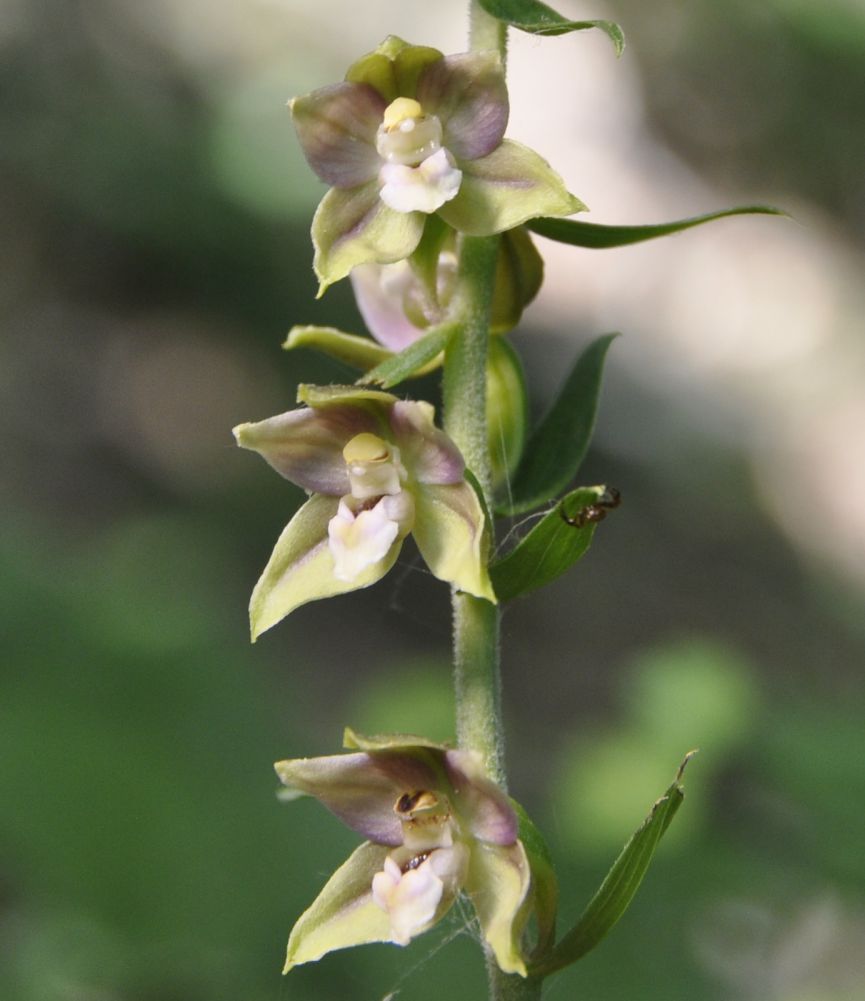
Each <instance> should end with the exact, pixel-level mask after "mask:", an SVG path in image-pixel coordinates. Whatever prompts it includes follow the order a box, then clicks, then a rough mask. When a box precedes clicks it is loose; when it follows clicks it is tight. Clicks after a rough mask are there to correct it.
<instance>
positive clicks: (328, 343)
mask: <svg viewBox="0 0 865 1001" xmlns="http://www.w3.org/2000/svg"><path fill="white" fill-rule="evenodd" d="M282 347H283V349H284V350H285V351H293V350H294V349H295V348H313V349H314V350H316V351H321V353H322V354H325V355H327V356H328V357H329V358H333V359H335V360H336V361H341V362H344V363H345V364H346V365H351V366H352V368H357V369H360V370H361V371H362V372H365V371H367V370H368V369H371V368H373V367H374V366H376V365H380V364H381V363H382V362H384V361H387V360H388V359H389V358H391V357H393V352H392V351H388V349H387V348H385V347H382V345H381V344H379V343H378V342H376V341H374V340H372V338H370V337H358V336H357V334H346V333H344V332H343V331H342V330H337V329H336V328H335V327H315V326H298V327H292V328H291V330H290V331H289V332H288V337H286V339H285V341H284V342H283V345H282Z"/></svg>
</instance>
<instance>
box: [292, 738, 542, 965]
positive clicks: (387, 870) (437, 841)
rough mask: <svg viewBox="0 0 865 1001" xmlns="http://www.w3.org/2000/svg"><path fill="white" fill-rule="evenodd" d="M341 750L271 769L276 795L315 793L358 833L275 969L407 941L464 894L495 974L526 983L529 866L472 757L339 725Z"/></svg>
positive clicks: (513, 821)
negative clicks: (283, 790)
mask: <svg viewBox="0 0 865 1001" xmlns="http://www.w3.org/2000/svg"><path fill="white" fill-rule="evenodd" d="M345 744H346V747H348V748H351V749H353V753H349V754H337V755H333V756H331V757H324V758H301V759H295V760H293V761H280V762H277V764H276V766H275V767H276V772H277V774H278V775H279V778H280V780H281V781H282V783H283V784H284V785H285V786H286V787H287V790H288V792H287V794H286V798H289V799H293V798H294V797H295V796H300V795H310V796H314V797H315V798H316V799H318V800H319V801H320V802H321V803H323V804H324V805H325V806H326V807H327V808H328V809H329V810H331V811H332V812H333V813H334V814H336V816H337V817H339V819H340V820H341V821H343V823H345V824H347V825H348V826H349V827H351V828H352V830H354V831H357V832H358V833H359V834H361V835H363V836H364V837H365V838H367V841H366V842H365V843H364V844H363V845H361V846H360V847H359V848H358V849H356V851H354V852H353V853H352V855H351V856H350V857H349V859H348V860H347V861H346V862H345V863H344V864H343V865H342V866H341V867H340V868H339V869H338V870H337V871H336V872H335V873H334V874H333V876H332V877H331V878H330V880H329V881H328V883H327V884H326V885H325V887H324V889H323V890H322V891H321V893H320V894H319V896H318V898H317V899H316V901H315V902H314V903H313V904H312V906H311V907H310V908H309V910H307V911H306V912H305V913H304V914H303V915H302V916H301V917H300V919H299V920H298V922H297V924H296V925H295V926H294V928H293V930H292V932H291V936H290V938H289V940H288V952H287V956H286V963H285V972H288V971H289V970H290V969H292V967H294V966H297V965H299V964H301V963H309V962H313V961H315V960H318V959H320V958H321V957H322V956H323V955H325V954H326V953H328V952H332V951H333V950H335V949H345V948H348V947H350V946H354V945H362V944H364V943H367V942H393V943H395V944H396V945H406V944H408V942H410V941H411V940H412V939H413V938H414V937H415V936H417V935H420V934H421V933H422V932H424V931H426V930H427V929H428V928H430V927H431V926H432V925H434V924H435V923H436V922H437V921H438V920H440V919H441V918H442V917H443V916H444V914H446V913H447V911H448V910H449V909H450V907H451V906H452V905H453V903H454V901H455V900H456V898H457V896H458V895H459V893H461V892H464V893H466V894H467V895H468V896H469V898H470V899H471V901H472V903H473V904H474V907H475V911H476V912H477V916H478V922H479V924H480V928H481V932H482V934H483V936H484V939H485V941H486V943H487V945H488V947H489V949H490V950H491V951H492V953H493V955H494V956H495V958H496V962H497V963H498V964H499V966H500V967H501V969H502V970H504V971H505V972H506V973H519V974H521V975H522V976H525V975H526V966H525V959H524V957H523V953H522V949H521V938H522V933H523V930H524V927H525V924H526V921H527V919H528V916H529V910H530V907H531V899H530V883H531V878H530V872H529V863H528V860H527V857H526V852H525V849H524V848H523V845H522V843H521V842H520V841H519V839H518V820H517V815H516V813H515V811H514V808H513V806H512V805H511V803H510V800H509V799H508V797H507V796H506V795H505V794H504V793H503V792H502V790H501V789H499V787H498V786H497V785H496V784H495V783H494V782H492V781H491V780H490V779H489V778H488V777H487V775H486V774H485V772H484V769H483V767H482V765H481V762H480V758H479V756H478V755H476V754H474V753H473V752H471V751H458V750H453V749H449V748H446V747H444V746H443V745H440V744H434V743H431V742H430V741H425V740H421V739H418V738H413V737H379V738H364V737H360V736H359V735H357V734H355V733H353V732H352V731H350V730H347V731H346V741H345Z"/></svg>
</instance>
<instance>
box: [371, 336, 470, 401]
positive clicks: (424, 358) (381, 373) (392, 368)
mask: <svg viewBox="0 0 865 1001" xmlns="http://www.w3.org/2000/svg"><path fill="white" fill-rule="evenodd" d="M455 330H456V326H454V325H453V324H442V325H441V326H439V327H430V329H429V330H428V331H427V332H426V333H425V334H424V335H423V337H419V338H418V339H417V340H416V341H413V342H412V343H411V344H409V346H408V347H407V348H403V350H402V351H400V353H399V354H396V355H393V356H392V357H390V358H388V359H387V361H383V362H382V363H381V364H380V365H376V367H375V368H373V369H371V370H370V371H369V372H367V373H366V375H363V376H361V378H360V379H358V382H359V383H360V384H361V385H369V384H370V383H375V384H377V385H379V386H383V387H384V388H385V389H390V387H391V386H396V385H397V383H400V382H402V381H403V379H408V378H409V376H412V375H418V374H420V371H421V370H422V369H424V368H425V367H426V366H428V365H430V363H431V362H433V361H435V359H436V358H438V356H439V355H440V354H441V353H442V351H444V349H445V347H446V346H447V343H448V341H449V340H450V339H451V336H452V335H453V333H454V331H455ZM430 367H432V366H431V365H430Z"/></svg>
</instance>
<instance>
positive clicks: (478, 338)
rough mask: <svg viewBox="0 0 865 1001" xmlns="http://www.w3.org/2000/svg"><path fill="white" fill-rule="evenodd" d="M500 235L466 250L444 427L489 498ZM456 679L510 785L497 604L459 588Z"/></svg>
mask: <svg viewBox="0 0 865 1001" xmlns="http://www.w3.org/2000/svg"><path fill="white" fill-rule="evenodd" d="M497 251H498V238H497V237H466V238H465V239H464V240H463V244H462V251H461V255H460V263H459V271H458V274H457V288H456V289H455V306H456V309H455V313H456V320H457V322H458V324H459V329H458V330H457V332H456V333H455V334H454V335H453V337H451V339H450V342H449V343H448V346H447V349H446V350H445V363H444V384H443V390H444V428H445V431H446V432H447V433H448V434H449V435H450V436H451V438H453V440H454V441H455V442H456V444H457V446H458V447H459V449H460V451H461V452H462V453H463V457H464V458H465V460H466V464H467V465H468V467H469V469H470V470H471V471H472V472H473V473H474V475H475V476H476V477H477V480H478V482H479V483H480V485H481V489H482V490H483V493H484V496H485V499H486V501H487V504H489V501H490V497H491V483H492V481H491V472H490V457H489V445H488V440H487V414H486V366H487V343H488V339H489V324H490V306H491V303H492V287H493V278H494V276H495V267H496V254H497ZM453 615H454V671H455V677H454V685H455V689H456V715H457V720H456V724H457V725H456V729H457V742H458V744H459V746H460V747H465V748H470V749H472V750H474V751H477V752H479V753H480V754H481V755H482V757H483V759H484V763H485V764H486V766H487V768H488V770H489V772H490V775H492V776H493V777H494V778H495V780H496V781H497V782H499V783H500V784H501V785H502V786H503V787H505V785H506V782H505V769H504V740H503V733H502V725H501V713H500V709H499V612H498V609H497V608H496V606H495V605H492V604H490V602H488V601H484V600H483V599H482V598H475V597H473V596H472V595H469V594H465V593H463V592H459V591H455V592H454V595H453Z"/></svg>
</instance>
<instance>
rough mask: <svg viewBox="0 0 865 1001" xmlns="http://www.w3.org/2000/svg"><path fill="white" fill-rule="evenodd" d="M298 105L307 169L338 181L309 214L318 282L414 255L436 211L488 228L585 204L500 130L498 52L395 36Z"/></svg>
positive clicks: (489, 231)
mask: <svg viewBox="0 0 865 1001" xmlns="http://www.w3.org/2000/svg"><path fill="white" fill-rule="evenodd" d="M291 112H292V117H293V120H294V125H295V128H296V130H297V135H298V139H299V140H300V143H301V146H302V147H303V151H304V154H305V155H306V158H307V160H308V162H309V164H310V166H311V167H312V169H313V170H314V171H315V173H316V174H317V175H318V176H319V177H320V178H321V179H322V180H323V181H325V182H326V183H327V184H330V185H332V187H331V189H330V191H328V192H327V194H326V195H325V196H324V198H323V199H322V202H321V204H320V205H319V207H318V211H317V212H316V214H315V218H314V219H313V223H312V238H313V243H314V244H315V262H314V263H315V270H316V274H317V275H318V277H319V279H320V281H321V288H322V291H323V290H324V289H325V288H327V286H328V285H331V284H333V282H335V281H338V280H339V279H341V278H344V277H345V276H346V275H347V274H348V273H349V272H350V271H351V269H352V268H353V267H356V266H357V265H358V264H365V263H369V262H377V263H380V264H387V263H393V262H394V261H400V260H403V259H405V258H406V257H408V256H409V255H411V254H412V253H413V251H414V250H415V249H416V247H417V246H418V243H419V242H420V239H421V236H422V234H423V230H424V224H425V222H426V219H427V217H428V216H429V215H431V214H433V213H438V215H439V216H440V217H441V218H442V219H443V220H444V221H445V222H446V223H447V224H448V225H449V226H451V227H453V228H454V229H456V230H458V231H459V232H461V233H467V234H469V235H471V236H491V235H493V234H494V233H502V232H504V231H505V230H508V229H512V228H513V227H515V226H519V225H520V224H521V223H523V222H525V221H526V220H527V219H532V218H536V217H537V216H562V215H570V214H571V213H573V212H577V211H579V210H580V209H582V208H584V206H583V204H582V203H581V202H580V201H579V200H578V199H577V198H575V197H574V196H573V195H570V194H569V193H568V192H567V190H566V189H565V186H564V183H563V181H562V179H561V178H560V177H559V175H558V174H556V173H555V171H553V169H552V168H551V167H550V166H549V164H548V163H547V162H546V161H545V160H543V159H542V158H541V157H540V156H538V154H537V153H535V152H533V151H532V150H530V149H527V148H526V147H525V146H521V145H520V144H518V143H515V142H512V141H510V140H506V139H504V133H505V127H506V126H507V121H508V113H509V107H508V95H507V88H506V85H505V78H504V72H503V70H502V65H501V60H500V58H499V56H498V54H497V53H496V52H491V51H488V52H466V53H461V54H459V55H454V56H444V55H443V54H442V53H441V52H439V51H438V50H437V49H432V48H427V47H425V46H415V45H409V44H407V43H406V42H404V41H402V40H401V39H399V38H396V37H395V36H393V35H391V36H390V37H388V38H386V39H385V41H384V42H383V43H382V44H381V45H380V46H379V48H378V49H377V50H376V51H375V52H371V53H369V54H368V55H366V56H364V57H362V58H361V59H360V60H358V61H357V62H356V63H354V64H353V65H352V66H351V67H350V68H349V70H348V72H347V74H346V78H345V80H344V81H343V82H342V83H338V84H333V85H331V86H328V87H322V88H320V89H319V90H316V91H313V93H311V94H308V95H307V96H305V97H298V98H295V99H294V100H293V101H292V102H291Z"/></svg>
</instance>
